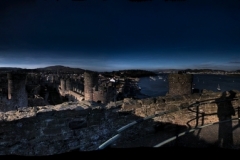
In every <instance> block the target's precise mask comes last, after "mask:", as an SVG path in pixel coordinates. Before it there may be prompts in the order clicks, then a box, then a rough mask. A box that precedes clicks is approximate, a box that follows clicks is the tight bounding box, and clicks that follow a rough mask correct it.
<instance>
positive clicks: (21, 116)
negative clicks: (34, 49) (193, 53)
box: [0, 90, 240, 156]
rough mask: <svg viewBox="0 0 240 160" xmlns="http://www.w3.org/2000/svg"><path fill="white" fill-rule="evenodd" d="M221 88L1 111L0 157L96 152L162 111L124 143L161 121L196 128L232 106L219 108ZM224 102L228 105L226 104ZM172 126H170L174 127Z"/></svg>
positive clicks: (149, 131) (234, 102)
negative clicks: (105, 102)
mask: <svg viewBox="0 0 240 160" xmlns="http://www.w3.org/2000/svg"><path fill="white" fill-rule="evenodd" d="M235 93H236V94H235V97H234V98H235V99H234V100H233V99H232V101H231V102H232V108H233V109H234V112H235V113H236V114H235V115H231V117H232V118H234V117H238V114H237V113H238V112H237V111H238V110H237V109H238V107H239V106H240V100H238V98H239V96H240V92H238V91H235ZM221 96H222V93H220V92H211V91H206V90H204V91H203V92H202V94H201V95H200V94H192V95H183V96H163V97H154V98H146V99H141V100H133V99H128V98H125V99H124V100H123V101H117V102H116V103H114V102H111V103H109V104H107V105H106V106H104V105H103V104H97V103H94V104H91V103H89V102H87V101H82V102H78V103H63V104H60V105H56V106H38V107H27V108H21V109H19V110H18V111H16V110H15V111H8V112H0V127H1V130H0V155H10V154H17V155H34V156H35V155H52V154H60V153H65V152H68V151H70V150H73V149H80V150H81V151H91V150H96V149H97V148H98V147H99V145H101V144H102V143H104V142H105V141H106V140H108V139H109V138H111V137H112V136H114V135H116V134H117V130H118V129H119V128H120V127H122V126H124V125H127V124H129V123H131V122H133V121H136V120H141V119H142V118H143V117H145V118H146V117H148V116H152V115H155V114H158V113H161V116H156V117H153V119H150V120H148V121H143V122H142V123H139V124H138V125H135V126H132V127H131V128H129V129H128V130H127V131H126V132H125V134H123V135H124V136H123V137H122V138H121V141H131V140H134V139H136V138H139V137H144V136H146V135H148V134H153V133H154V132H155V131H156V128H155V125H156V124H168V125H166V126H164V125H163V127H162V129H163V130H164V131H166V132H167V131H168V130H169V129H170V130H171V127H174V126H176V125H178V126H185V127H186V128H187V127H195V126H196V125H203V123H204V124H207V123H212V122H218V121H219V115H220V113H228V111H229V108H228V107H225V108H224V107H223V108H222V111H219V107H220V106H219V105H217V104H216V103H210V104H201V105H199V107H197V106H198V105H197V104H199V103H204V101H205V102H209V99H211V101H213V102H220V100H223V99H224V97H221ZM223 106H224V105H223ZM231 114H232V113H231ZM169 126H170V128H169Z"/></svg>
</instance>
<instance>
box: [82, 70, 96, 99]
mask: <svg viewBox="0 0 240 160" xmlns="http://www.w3.org/2000/svg"><path fill="white" fill-rule="evenodd" d="M96 85H98V73H97V72H84V99H85V100H86V101H93V91H94V87H95V86H96Z"/></svg>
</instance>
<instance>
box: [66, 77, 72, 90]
mask: <svg viewBox="0 0 240 160" xmlns="http://www.w3.org/2000/svg"><path fill="white" fill-rule="evenodd" d="M69 90H72V89H71V82H70V80H69V79H67V80H66V91H69Z"/></svg>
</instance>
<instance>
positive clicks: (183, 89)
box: [168, 73, 193, 95]
mask: <svg viewBox="0 0 240 160" xmlns="http://www.w3.org/2000/svg"><path fill="white" fill-rule="evenodd" d="M192 81H193V76H192V75H191V74H178V73H171V74H169V75H168V85H169V91H168V94H169V95H183V94H192Z"/></svg>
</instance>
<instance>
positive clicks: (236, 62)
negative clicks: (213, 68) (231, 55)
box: [229, 60, 240, 64]
mask: <svg viewBox="0 0 240 160" xmlns="http://www.w3.org/2000/svg"><path fill="white" fill-rule="evenodd" d="M229 63H230V64H240V61H238V60H237V61H230V62H229Z"/></svg>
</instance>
